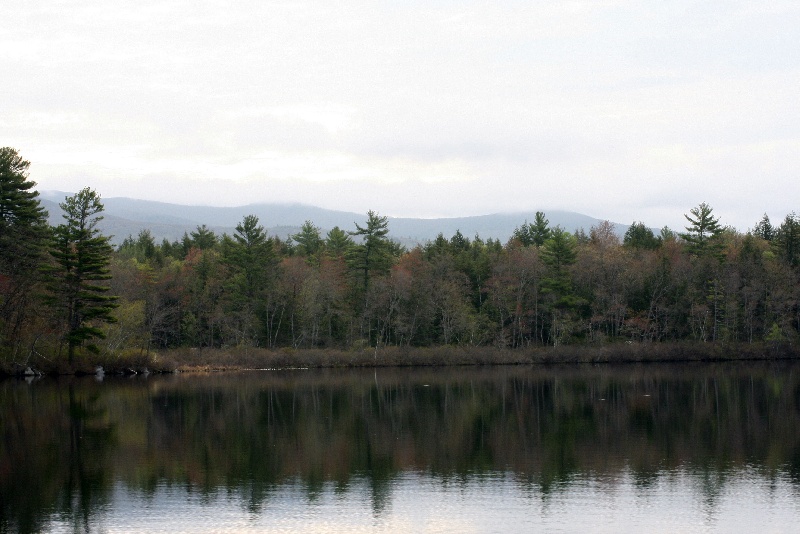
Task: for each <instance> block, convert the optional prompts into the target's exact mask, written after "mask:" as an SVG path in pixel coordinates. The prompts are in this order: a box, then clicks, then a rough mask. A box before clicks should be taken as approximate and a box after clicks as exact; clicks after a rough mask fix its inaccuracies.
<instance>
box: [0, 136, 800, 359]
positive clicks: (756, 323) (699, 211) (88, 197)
mask: <svg viewBox="0 0 800 534" xmlns="http://www.w3.org/2000/svg"><path fill="white" fill-rule="evenodd" d="M28 168H29V162H27V161H25V160H24V159H22V157H21V156H20V155H19V154H18V153H17V151H16V150H14V149H11V148H3V149H0V334H1V335H2V354H3V357H4V358H5V360H6V361H20V360H26V359H27V358H30V357H31V356H32V355H40V356H42V357H48V358H59V357H61V358H66V359H69V360H72V359H73V358H74V357H75V355H76V354H79V353H85V352H87V351H95V352H97V351H99V352H103V353H105V354H112V355H113V354H122V353H124V352H125V351H140V352H141V351H148V352H149V351H150V350H152V349H168V348H175V347H234V346H236V347H242V346H244V347H267V348H278V347H293V348H318V347H333V348H341V349H363V348H366V347H378V348H379V347H385V346H400V347H418V346H438V345H469V346H493V347H503V348H517V347H530V346H557V345H563V344H597V343H604V342H613V341H631V342H663V341H697V342H714V341H725V342H745V343H752V342H762V341H770V342H792V341H795V340H796V339H797V337H798V332H800V284H799V283H798V281H799V280H798V278H799V276H800V267H798V264H800V217H798V216H797V215H795V214H794V213H792V214H790V215H788V216H786V218H785V219H784V220H783V221H782V222H781V223H780V224H778V225H774V226H773V225H772V223H771V222H770V220H769V217H768V216H767V215H764V217H763V219H762V220H761V221H757V222H756V224H755V225H754V227H753V228H752V229H750V230H749V231H747V232H745V233H742V232H739V231H737V230H735V229H734V228H731V227H728V226H725V225H723V224H722V222H721V220H720V218H719V217H717V216H716V215H715V214H714V211H713V209H712V208H711V206H709V205H707V204H705V203H701V204H700V205H698V206H697V207H694V208H692V209H690V210H689V213H688V214H686V215H685V216H686V220H687V226H686V228H685V232H680V233H678V232H673V231H672V230H670V229H668V228H664V229H662V230H661V231H660V232H659V233H655V232H653V231H652V230H651V229H650V228H649V227H648V226H647V225H646V224H644V223H643V222H634V223H633V224H632V225H631V226H630V228H629V229H628V230H627V232H626V233H625V235H624V237H623V238H620V237H619V236H618V235H617V233H616V231H615V228H614V225H613V224H611V223H609V222H604V223H601V224H599V225H597V226H595V227H592V228H590V229H589V230H588V232H587V231H584V230H579V231H577V232H575V233H570V232H567V231H565V230H564V229H562V228H560V227H558V226H556V227H551V226H550V225H549V222H548V220H547V218H546V215H545V214H544V213H541V212H539V213H537V214H536V218H535V220H534V221H530V222H529V221H520V226H518V227H517V229H516V230H515V231H514V233H513V235H512V236H509V239H508V241H507V242H505V243H504V242H501V241H500V240H495V239H486V240H484V239H482V238H481V237H480V236H474V237H468V236H464V235H462V234H461V233H460V232H456V233H455V234H454V235H452V236H444V235H441V234H440V235H439V236H438V237H437V238H436V239H435V240H433V241H430V242H428V243H425V244H423V245H420V246H417V247H414V248H413V249H410V250H407V249H405V248H403V247H402V246H400V245H399V244H397V243H396V242H394V241H392V240H391V239H390V238H389V235H388V232H389V228H388V219H387V218H386V217H382V216H380V215H378V214H377V213H374V212H372V211H370V212H369V213H368V214H367V216H366V221H365V222H364V223H363V224H359V223H357V222H354V227H353V228H352V229H341V228H338V227H336V228H333V229H331V230H330V231H328V232H327V233H323V231H322V230H321V229H320V228H319V227H317V226H315V225H314V223H313V222H312V221H307V222H306V223H305V224H304V225H303V227H302V228H301V230H300V231H299V232H298V233H297V234H295V235H292V236H291V237H290V238H289V239H288V240H281V239H279V238H277V237H275V236H270V235H268V234H267V232H266V231H265V229H264V228H263V226H261V225H260V224H259V221H258V218H257V217H255V216H252V215H251V216H247V217H244V219H243V220H242V221H241V222H240V223H239V225H238V226H237V227H236V229H235V232H234V233H233V235H227V234H223V235H216V234H215V233H214V232H212V231H211V230H210V229H208V228H207V227H206V226H199V227H197V228H196V229H195V230H194V231H192V232H190V233H187V234H185V235H184V236H183V239H181V240H177V241H172V242H170V241H168V240H164V241H162V242H160V243H159V242H157V241H156V240H155V239H154V238H153V236H152V235H151V234H150V232H149V231H147V230H144V231H142V232H141V233H140V234H139V235H138V236H129V237H128V238H126V239H125V240H124V241H123V242H122V244H121V245H120V246H118V247H117V248H113V247H112V246H111V245H110V242H109V238H108V236H104V235H102V233H101V232H100V230H99V229H98V227H97V222H98V221H99V220H100V219H101V218H102V211H103V206H102V202H101V198H100V195H99V194H98V193H97V192H95V191H93V190H91V189H88V188H87V189H84V190H82V191H80V192H79V193H77V194H75V195H73V196H71V197H68V198H66V199H65V200H64V202H63V203H62V204H61V207H62V209H63V210H64V212H65V215H64V219H65V220H64V223H63V224H61V225H58V226H57V227H50V226H49V225H48V223H47V218H46V212H45V211H44V210H43V209H42V207H41V206H40V205H39V200H38V193H37V192H36V190H35V183H34V182H33V181H31V180H30V179H29V177H28Z"/></svg>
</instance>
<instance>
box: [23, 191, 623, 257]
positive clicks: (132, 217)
mask: <svg viewBox="0 0 800 534" xmlns="http://www.w3.org/2000/svg"><path fill="white" fill-rule="evenodd" d="M70 194H71V193H64V192H60V191H43V192H40V193H39V196H40V199H41V201H42V206H43V207H44V208H45V209H47V210H48V212H49V214H50V223H51V224H53V225H56V224H61V223H62V222H63V218H62V216H61V209H60V208H59V207H58V204H59V203H60V202H63V201H64V198H65V197H66V196H68V195H70ZM102 202H103V205H104V206H105V212H104V214H103V215H104V219H103V221H102V222H101V223H100V226H101V228H102V230H103V232H104V233H105V234H106V235H111V236H113V237H112V242H113V243H115V244H118V243H121V242H122V240H123V239H125V238H126V237H128V236H129V235H131V236H136V235H138V234H139V232H140V231H142V230H145V229H147V230H150V233H151V234H152V235H153V237H154V238H155V239H156V240H157V241H161V240H162V239H168V240H169V241H174V240H179V239H180V238H181V237H183V234H184V233H187V232H192V231H193V230H195V229H196V228H197V227H198V226H200V225H206V226H207V227H209V228H210V229H212V230H213V231H214V232H216V233H217V234H222V233H228V234H233V232H234V231H235V228H236V225H237V224H239V223H240V222H241V221H242V219H243V218H244V217H245V216H246V215H255V216H257V217H258V219H259V222H260V223H261V224H262V225H263V226H264V228H266V229H267V231H268V232H269V234H270V235H275V236H278V237H280V238H281V239H286V238H288V236H290V235H291V234H294V233H297V232H298V231H299V229H300V227H301V226H302V225H303V223H304V222H305V221H311V222H312V223H314V224H315V225H316V226H318V227H320V228H321V229H322V233H323V235H324V234H325V233H326V232H328V230H330V229H331V228H333V227H334V226H338V227H339V228H341V229H342V230H355V224H356V223H358V224H360V225H363V224H364V223H365V222H366V218H367V216H366V213H354V212H347V211H337V210H329V209H325V208H319V207H316V206H309V205H305V204H280V203H259V204H248V205H245V206H236V207H213V206H188V205H183V204H171V203H167V202H157V201H152V200H139V199H133V198H126V197H111V198H103V199H102ZM542 211H544V210H542ZM535 214H536V212H535V211H531V212H515V213H494V214H488V215H477V216H471V217H453V218H436V219H416V218H408V217H389V236H390V237H392V238H393V239H396V240H397V241H399V242H400V243H402V244H403V245H406V246H413V245H414V244H417V243H424V242H426V241H430V240H432V239H436V236H437V235H438V234H439V233H442V234H443V235H444V236H445V237H447V238H450V237H451V236H452V235H453V234H455V233H456V231H460V232H461V233H462V234H463V235H464V236H465V237H468V238H473V237H475V236H476V235H479V236H480V237H481V238H482V239H488V238H493V239H499V240H500V241H502V242H504V243H505V242H506V241H507V240H508V239H509V238H510V237H511V235H512V234H513V232H514V229H515V228H517V227H519V226H520V225H522V224H523V223H525V222H526V221H527V222H532V221H533V219H534V217H535ZM545 215H546V216H547V218H548V220H549V221H550V226H551V227H555V226H561V227H562V228H564V229H565V230H567V231H569V232H574V231H575V230H577V229H579V228H583V229H584V230H585V231H586V232H587V233H588V232H589V229H590V228H591V227H592V226H596V225H597V224H599V223H600V222H602V219H596V218H594V217H590V216H588V215H583V214H580V213H575V212H571V211H562V210H552V211H545ZM614 224H615V227H616V230H617V233H618V234H619V235H620V236H621V235H623V234H624V233H625V231H626V230H627V229H628V225H625V224H618V223H614Z"/></svg>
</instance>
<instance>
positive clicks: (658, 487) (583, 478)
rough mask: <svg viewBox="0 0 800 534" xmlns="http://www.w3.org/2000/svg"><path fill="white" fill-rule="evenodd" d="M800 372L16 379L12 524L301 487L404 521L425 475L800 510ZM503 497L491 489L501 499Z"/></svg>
mask: <svg viewBox="0 0 800 534" xmlns="http://www.w3.org/2000/svg"><path fill="white" fill-rule="evenodd" d="M799 370H800V366H798V365H796V364H766V363H760V364H741V363H740V364H724V365H682V366H662V365H658V366H654V365H650V366H620V367H612V366H596V367H588V366H582V367H541V366H539V367H502V368H446V369H422V370H404V369H379V370H378V371H372V370H369V371H291V372H249V373H239V374H219V375H210V376H150V377H149V378H146V379H144V378H135V379H132V380H131V379H115V378H109V377H106V378H105V380H104V381H103V382H102V383H98V382H96V381H94V380H92V379H91V378H87V379H81V380H78V379H64V380H54V379H48V380H39V381H35V382H33V383H31V384H27V383H25V382H24V381H18V380H9V381H4V382H1V383H0V420H2V441H1V442H0V447H2V448H0V530H3V531H6V530H10V531H20V532H35V531H40V530H44V529H47V528H53V525H54V524H59V525H62V526H63V527H64V528H66V529H69V530H74V531H90V530H93V529H94V527H93V525H96V524H97V521H98V520H99V518H103V521H104V522H105V525H106V528H110V527H109V526H108V523H107V521H109V520H110V519H109V518H111V517H117V518H118V519H117V520H118V521H121V522H124V521H125V520H129V519H124V518H125V517H126V516H125V514H124V513H123V510H124V509H125V508H126V507H127V508H141V507H143V506H145V507H147V506H149V508H148V509H149V510H151V511H152V510H153V504H154V503H159V506H157V507H156V508H157V509H158V510H163V506H161V503H163V502H164V501H167V502H169V501H170V499H177V500H178V501H180V500H181V499H183V502H184V506H187V504H186V501H187V495H189V496H191V499H196V502H197V503H199V505H200V507H201V508H202V506H203V504H205V505H206V506H208V507H211V508H213V509H214V510H216V512H215V513H221V510H222V509H223V508H224V506H223V504H224V503H230V502H233V503H235V506H236V507H239V509H240V510H244V511H245V512H246V514H245V516H248V515H249V517H251V519H252V520H253V521H256V522H258V521H262V520H265V519H266V518H267V517H273V516H274V514H275V509H276V507H278V508H280V507H281V506H286V502H287V501H286V499H287V495H293V496H294V501H292V502H294V503H296V506H302V507H303V508H304V510H305V511H306V512H304V513H306V514H312V515H313V514H314V510H322V509H325V507H326V506H328V505H329V504H330V503H331V502H334V503H336V502H338V503H339V504H338V507H339V508H340V509H348V506H349V505H350V504H352V502H353V501H354V500H358V499H362V498H363V499H365V500H364V502H363V503H362V504H363V505H364V506H365V507H366V509H367V510H369V511H370V515H371V518H372V519H371V520H370V519H366V520H365V521H366V523H365V524H366V525H370V524H371V525H372V526H373V527H375V526H376V525H377V524H378V523H375V522H376V521H378V522H379V523H380V521H383V523H381V524H389V523H387V521H389V518H391V519H392V521H395V520H396V521H400V519H399V518H398V516H397V507H398V506H400V504H399V503H401V502H404V499H406V498H407V497H408V496H407V495H405V493H404V492H409V493H410V494H411V495H414V494H419V492H421V491H424V492H428V493H426V495H428V496H429V498H430V499H431V500H432V501H431V502H435V499H436V498H437V497H436V496H437V495H439V494H440V493H441V492H445V493H446V494H447V495H449V497H448V499H449V500H445V501H444V502H451V503H452V502H455V501H454V500H453V495H459V494H461V495H462V497H463V496H464V495H472V496H473V497H474V499H478V500H481V499H486V498H488V496H490V495H493V496H494V495H495V494H496V493H497V492H500V494H501V495H502V496H501V497H500V498H501V500H502V501H501V502H502V503H504V504H509V503H513V502H516V500H517V499H519V498H525V499H529V500H530V499H533V502H535V503H537V504H536V506H537V508H536V509H537V510H538V512H537V513H535V514H533V516H536V518H537V521H539V523H537V524H539V525H540V526H541V525H544V523H542V522H546V521H545V520H546V519H547V518H548V517H550V516H551V515H552V516H560V512H559V513H555V512H553V511H552V510H550V509H549V508H548V507H550V506H555V507H556V508H558V509H559V510H560V509H563V508H564V507H567V508H569V506H570V503H572V502H573V501H575V499H578V501H580V499H589V498H595V499H600V500H602V499H605V498H608V496H609V495H610V496H615V495H617V496H619V495H626V497H625V499H629V500H630V501H631V503H630V506H631V507H632V508H633V509H638V508H639V507H641V506H643V505H644V504H646V503H647V501H648V499H651V498H652V499H663V498H667V497H668V496H669V495H672V494H673V493H674V494H680V495H681V496H683V495H684V494H688V495H690V496H691V498H692V499H694V500H695V501H700V502H695V505H696V506H700V509H701V515H703V517H704V521H706V522H710V523H714V522H715V521H719V520H720V519H719V517H720V510H722V509H725V507H726V506H728V504H727V503H728V497H729V495H730V494H731V491H736V492H740V493H741V492H742V491H746V488H753V487H759V488H762V489H763V493H765V494H766V495H769V494H770V488H781V490H780V491H781V492H783V493H781V495H784V494H785V493H786V492H787V491H788V492H789V495H790V496H791V499H790V502H789V503H788V504H787V507H788V510H789V512H790V513H791V512H792V511H793V512H794V513H796V512H797V504H796V502H795V501H794V500H792V499H794V498H795V497H797V496H798V494H799V493H800V492H798V483H800V433H798V432H797V430H796V429H797V428H798V423H800V374H799V373H798V371H799ZM743 481H744V482H743ZM754 481H755V482H754ZM787 488H788V489H787ZM298 491H299V492H300V493H299V495H298V494H297V492H298ZM775 491H777V490H775ZM509 492H510V493H509ZM512 493H513V495H512ZM665 495H666V496H667V497H665ZM759 495H761V494H759ZM673 497H674V496H673ZM681 498H683V497H681ZM758 498H761V497H758ZM134 501H135V502H136V503H137V504H136V505H135V506H131V504H130V503H131V502H134ZM578 501H575V502H576V503H577V504H574V503H573V504H574V506H577V508H580V507H581V506H582V505H581V504H580V503H578ZM143 503H144V504H143ZM147 503H150V504H149V505H147ZM643 503H644V504H643ZM345 504H347V505H348V506H345ZM211 505H213V506H211ZM499 505H500V504H498V502H496V501H487V502H486V503H485V506H486V507H487V508H486V509H487V512H489V513H490V515H491V510H493V509H494V508H496V507H497V506H499ZM662 505H663V503H660V504H659V505H658V506H659V507H660V506H662ZM471 506H472V507H474V503H473V505H471ZM522 506H523V508H524V509H525V510H528V511H530V509H531V504H530V503H528V504H526V505H522ZM792 507H794V508H792ZM409 510H410V511H409V513H413V512H414V508H413V506H412V507H411V508H410V509H409ZM548 510H550V511H548ZM350 513H352V514H356V515H357V513H358V512H357V508H353V510H352V511H351V512H350ZM451 513H452V511H451ZM463 513H467V514H468V511H464V512H463ZM507 513H508V515H507V516H506V517H510V516H513V515H514V513H518V514H519V513H521V514H522V516H521V517H528V519H529V520H530V518H531V517H532V516H531V515H530V514H528V515H526V513H525V512H522V511H519V510H517V511H513V510H507ZM548 514H550V515H548ZM198 517H199V516H198ZM310 518H311V515H308V517H307V519H310ZM381 518H383V519H381ZM406 519H408V520H411V519H412V518H406ZM54 521H55V522H56V523H54ZM370 521H372V522H370ZM476 521H477V520H476ZM392 524H394V523H392ZM204 525H205V526H206V527H207V526H208V523H202V522H200V523H198V524H197V525H196V526H197V530H202V527H203V526H204ZM118 526H119V525H118ZM351 526H352V525H351ZM462 526H463V525H462ZM489 526H491V524H489ZM544 526H547V525H544ZM554 526H556V527H557V525H553V524H551V525H550V527H554ZM596 526H597V525H595V527H596ZM639 526H641V525H639ZM562 527H563V525H562ZM509 528H512V529H513V527H509ZM95 530H96V529H95ZM412 530H417V529H412ZM490 530H491V529H490ZM480 531H484V530H480Z"/></svg>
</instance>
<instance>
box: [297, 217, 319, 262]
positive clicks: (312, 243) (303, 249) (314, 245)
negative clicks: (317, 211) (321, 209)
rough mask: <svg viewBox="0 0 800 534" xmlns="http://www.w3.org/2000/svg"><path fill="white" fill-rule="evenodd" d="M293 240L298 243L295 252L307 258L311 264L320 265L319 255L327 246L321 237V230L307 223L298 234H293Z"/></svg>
mask: <svg viewBox="0 0 800 534" xmlns="http://www.w3.org/2000/svg"><path fill="white" fill-rule="evenodd" d="M291 238H292V240H293V241H294V242H295V243H297V244H296V245H295V251H296V252H297V253H298V254H299V255H300V256H303V257H305V258H306V261H307V262H309V263H312V264H314V263H318V261H317V260H318V258H317V256H318V254H319V252H320V251H321V250H322V246H323V245H324V244H325V243H324V241H323V240H322V236H320V229H319V227H318V226H315V225H314V223H312V222H311V221H306V222H304V223H303V226H302V227H301V228H300V231H299V232H298V233H296V234H292V236H291Z"/></svg>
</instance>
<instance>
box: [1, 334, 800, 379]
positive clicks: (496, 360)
mask: <svg viewBox="0 0 800 534" xmlns="http://www.w3.org/2000/svg"><path fill="white" fill-rule="evenodd" d="M792 359H800V347H798V346H795V345H793V344H790V343H782V344H775V343H669V342H667V343H609V344H603V345H594V346H592V345H588V346H587V345H562V346H559V347H529V348H517V349H499V348H495V347H460V346H441V347H383V348H380V349H377V350H376V349H375V348H370V349H362V350H342V349H292V348H282V349H265V348H253V347H235V348H180V349H171V350H168V351H162V352H150V353H149V354H147V353H141V354H138V355H136V356H133V357H125V358H122V357H117V358H114V357H113V356H110V355H101V356H97V355H92V356H85V357H81V358H78V360H77V361H76V362H74V363H73V364H72V365H70V364H68V363H67V362H64V361H50V360H44V359H39V361H33V362H25V363H18V362H3V363H2V364H1V365H0V376H50V375H95V374H97V373H98V371H97V368H98V366H99V367H102V371H101V373H102V374H108V375H126V374H127V375H134V374H147V373H175V372H180V373H191V372H226V371H243V370H255V369H274V370H282V369H298V368H309V369H310V368H378V367H444V366H469V365H473V366H483V365H531V364H540V365H548V364H587V363H589V364H603V363H667V362H671V363H681V362H685V363H691V362H725V361H750V360H752V361H769V360H792Z"/></svg>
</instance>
